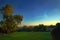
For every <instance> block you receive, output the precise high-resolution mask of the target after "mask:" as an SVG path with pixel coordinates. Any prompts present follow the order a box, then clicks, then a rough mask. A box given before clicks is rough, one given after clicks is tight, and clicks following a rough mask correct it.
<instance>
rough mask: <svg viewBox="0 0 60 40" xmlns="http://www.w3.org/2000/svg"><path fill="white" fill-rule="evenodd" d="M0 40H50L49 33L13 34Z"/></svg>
mask: <svg viewBox="0 0 60 40" xmlns="http://www.w3.org/2000/svg"><path fill="white" fill-rule="evenodd" d="M0 40H52V37H51V34H50V32H15V33H12V34H10V35H8V36H2V37H0Z"/></svg>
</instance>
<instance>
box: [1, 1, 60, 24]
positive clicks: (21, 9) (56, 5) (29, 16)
mask: <svg viewBox="0 0 60 40" xmlns="http://www.w3.org/2000/svg"><path fill="white" fill-rule="evenodd" d="M6 4H11V5H12V6H13V7H14V15H16V14H19V15H23V21H22V25H39V24H44V25H54V24H56V23H57V22H60V0H0V8H1V7H3V6H5V5H6ZM0 19H1V17H0Z"/></svg>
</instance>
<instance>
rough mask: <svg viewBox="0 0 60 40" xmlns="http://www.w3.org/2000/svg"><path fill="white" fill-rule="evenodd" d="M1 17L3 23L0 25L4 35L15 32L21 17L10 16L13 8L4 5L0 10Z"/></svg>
mask: <svg viewBox="0 0 60 40" xmlns="http://www.w3.org/2000/svg"><path fill="white" fill-rule="evenodd" d="M1 12H2V15H3V22H2V24H1V26H2V27H1V28H2V31H3V32H4V33H10V32H13V31H15V30H16V28H17V24H18V23H21V21H22V19H23V16H21V15H14V16H13V15H12V14H13V7H12V6H11V5H9V4H8V5H6V6H5V7H3V8H2V9H1Z"/></svg>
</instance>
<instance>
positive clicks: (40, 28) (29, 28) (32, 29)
mask: <svg viewBox="0 0 60 40" xmlns="http://www.w3.org/2000/svg"><path fill="white" fill-rule="evenodd" d="M58 24H59V25H60V23H56V25H58ZM56 25H49V26H47V25H43V24H39V25H37V26H26V25H25V26H23V27H18V28H17V31H18V32H51V31H52V30H53V29H54V28H56Z"/></svg>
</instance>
